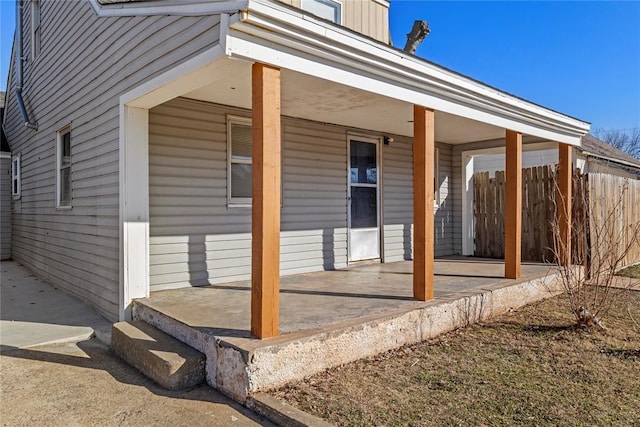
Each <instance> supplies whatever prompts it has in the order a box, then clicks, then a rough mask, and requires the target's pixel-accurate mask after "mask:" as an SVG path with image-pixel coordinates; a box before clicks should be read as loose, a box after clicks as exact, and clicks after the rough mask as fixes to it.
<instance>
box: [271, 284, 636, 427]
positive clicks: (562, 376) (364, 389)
mask: <svg viewBox="0 0 640 427" xmlns="http://www.w3.org/2000/svg"><path fill="white" fill-rule="evenodd" d="M630 295H631V296H630V298H629V300H628V301H626V302H625V304H620V305H619V306H617V307H615V308H614V309H612V310H611V311H610V312H609V315H608V316H607V323H606V324H607V328H608V330H607V331H604V332H595V331H589V330H585V329H580V328H577V327H574V326H573V323H574V319H573V317H572V316H571V315H570V314H569V311H568V309H567V306H566V304H567V301H566V298H565V297H556V298H552V299H549V300H547V301H543V302H540V303H537V304H532V305H530V306H527V307H523V308H522V309H520V310H518V311H516V312H513V313H509V314H507V315H505V316H502V317H500V318H498V319H496V320H495V321H493V322H491V323H487V324H484V325H476V326H471V327H468V328H464V329H459V330H457V331H454V332H451V333H449V334H446V335H443V336H441V337H439V338H437V339H434V340H431V341H428V342H425V343H422V344H419V345H414V346H408V347H405V348H402V349H399V350H394V351H390V352H387V353H384V354H382V355H379V356H377V357H375V358H370V359H366V360H360V361H357V362H354V363H351V364H348V365H345V366H342V367H339V368H336V369H331V370H328V371H325V372H323V373H321V374H318V375H316V376H314V377H311V378H309V379H307V380H305V381H302V382H299V383H295V384H291V385H289V386H287V387H285V388H283V389H280V390H278V391H277V392H276V393H275V394H276V396H277V397H279V398H281V399H284V400H286V401H288V402H289V403H290V404H293V405H294V406H297V407H299V408H300V409H302V410H305V411H308V412H311V413H313V414H315V415H317V416H320V417H322V418H325V419H327V420H329V421H330V422H333V423H335V424H338V425H389V426H394V425H482V424H486V425H491V426H498V425H514V424H519V425H612V424H613V425H639V424H640V406H639V405H638V402H639V401H640V381H639V379H638V378H639V375H640V354H639V353H640V325H638V324H637V323H635V322H637V321H638V320H639V319H640V292H637V291H636V292H631V293H630ZM631 317H633V318H635V319H636V320H635V322H634V321H633V320H632V318H631Z"/></svg>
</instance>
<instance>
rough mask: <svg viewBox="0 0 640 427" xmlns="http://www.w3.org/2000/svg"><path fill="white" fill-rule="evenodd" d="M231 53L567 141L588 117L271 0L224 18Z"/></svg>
mask: <svg viewBox="0 0 640 427" xmlns="http://www.w3.org/2000/svg"><path fill="white" fill-rule="evenodd" d="M221 45H222V48H223V50H224V52H225V54H226V55H227V56H229V57H230V58H237V59H244V60H247V61H259V62H263V63H266V64H271V65H274V66H278V67H282V68H286V69H289V70H292V71H295V72H298V73H302V74H306V75H309V76H313V77H317V78H320V79H324V80H329V81H332V82H336V83H339V84H342V85H345V86H349V87H353V88H357V89H360V90H363V91H367V92H371V93H374V94H378V95H382V96H385V97H388V98H391V99H395V100H400V101H403V102H406V103H411V104H417V105H422V106H425V107H428V108H432V109H434V110H437V111H442V112H445V113H448V114H452V115H455V116H460V117H464V118H467V119H471V120H474V121H478V122H482V123H487V124H490V125H493V126H497V127H500V128H504V129H510V130H514V131H517V132H521V133H523V134H526V135H532V136H537V137H540V138H545V139H548V140H552V141H556V142H562V143H566V144H571V145H580V138H581V137H582V136H583V135H584V134H586V133H587V132H588V131H589V127H590V125H589V123H587V122H584V121H581V120H578V119H575V118H572V117H569V116H567V115H564V114H561V113H558V112H556V111H552V110H550V109H548V108H545V107H542V106H539V105H536V104H534V103H531V102H528V101H526V100H523V99H520V98H518V97H515V96H513V95H510V94H507V93H505V92H502V91H499V90H497V89H495V88H492V87H490V86H487V85H485V84H482V83H480V82H478V81H475V80H473V79H470V78H468V77H465V76H463V75H460V74H458V73H455V72H453V71H451V70H448V69H446V68H444V67H441V66H438V65H436V64H433V63H431V62H429V61H425V60H423V59H420V58H417V57H415V56H412V55H409V54H406V53H404V52H402V51H399V50H397V49H395V48H393V47H390V46H387V45H384V44H383V43H380V42H377V41H375V40H372V39H369V38H367V37H365V36H362V35H360V34H358V33H355V32H353V31H350V30H347V29H344V28H342V27H340V26H337V25H332V24H331V23H328V22H327V21H324V20H321V19H318V18H315V17H313V16H311V15H307V14H305V13H303V12H302V11H300V10H298V9H294V8H290V7H287V6H284V5H282V4H279V3H278V2H274V1H271V0H248V1H247V2H246V6H245V8H244V9H243V10H242V11H240V12H239V13H235V14H232V15H230V16H225V18H224V19H223V22H222V23H221Z"/></svg>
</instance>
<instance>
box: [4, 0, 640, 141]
mask: <svg viewBox="0 0 640 427" xmlns="http://www.w3.org/2000/svg"><path fill="white" fill-rule="evenodd" d="M344 1H349V0H344ZM14 8H15V3H14V1H13V0H0V90H2V91H4V90H6V84H7V73H8V69H9V64H10V56H11V41H12V39H13V28H14V25H15V9H14ZM389 15H390V28H391V37H392V40H393V43H394V45H395V46H397V47H400V48H402V47H404V43H405V40H406V34H407V33H408V32H409V31H410V30H411V26H412V25H413V21H414V20H418V19H420V20H425V21H428V22H429V25H430V28H431V34H430V35H429V36H428V37H427V38H426V40H425V41H424V42H423V43H422V44H421V45H420V47H419V48H418V50H417V52H416V54H417V55H418V56H421V57H423V58H425V59H428V60H430V61H432V62H435V63H437V64H439V65H442V66H444V67H447V68H450V69H452V70H454V71H456V72H459V73H461V74H464V75H466V76H469V77H471V78H474V79H476V80H480V81H481V82H483V83H486V84H488V85H491V86H494V87H496V88H498V89H500V90H503V91H506V92H509V93H511V94H513V95H516V96H518V97H521V98H524V99H526V100H529V101H531V102H535V103H537V104H540V105H543V106H545V107H547V108H550V109H552V110H556V111H559V112H562V113H564V114H567V115H570V116H573V117H576V118H578V119H581V120H585V121H587V122H591V123H592V129H623V130H624V129H630V128H634V127H640V2H637V1H620V2H616V1H603V2H595V1H588V2H581V1H567V2H558V1H534V2H526V1H515V2H511V1H490V2H489V1H470V2H467V1H428V0H391V8H390V11H389Z"/></svg>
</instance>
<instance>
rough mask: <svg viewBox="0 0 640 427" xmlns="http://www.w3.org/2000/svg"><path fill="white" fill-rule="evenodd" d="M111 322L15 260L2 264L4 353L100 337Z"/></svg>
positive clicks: (0, 338) (0, 290)
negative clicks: (17, 349) (16, 349)
mask: <svg viewBox="0 0 640 427" xmlns="http://www.w3.org/2000/svg"><path fill="white" fill-rule="evenodd" d="M110 331H111V323H110V322H108V321H107V320H106V319H104V318H103V317H102V316H100V315H99V314H97V313H96V312H94V311H93V310H92V309H91V308H89V307H88V306H87V305H85V304H84V303H83V302H81V301H80V300H78V299H77V298H74V297H72V296H70V295H68V294H65V293H64V292H62V291H60V290H58V289H56V288H54V287H53V286H51V285H49V284H47V283H45V282H43V281H42V280H40V279H39V278H37V277H36V276H34V275H33V274H31V272H30V271H29V270H27V269H26V268H25V267H23V266H22V265H20V264H18V263H16V262H14V261H2V263H1V264H0V352H5V351H8V350H12V349H15V348H28V347H33V346H38V345H43V344H51V343H57V342H67V341H80V340H83V339H86V338H89V337H91V336H93V335H94V334H95V335H97V336H98V338H100V339H101V340H103V341H106V342H108V341H109V337H110Z"/></svg>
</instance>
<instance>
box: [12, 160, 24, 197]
mask: <svg viewBox="0 0 640 427" xmlns="http://www.w3.org/2000/svg"><path fill="white" fill-rule="evenodd" d="M21 168H22V153H18V154H14V155H13V156H11V196H12V197H13V198H14V199H19V198H20V197H21V196H22V170H21ZM16 181H17V183H16V185H14V182H16ZM14 188H17V189H16V191H14Z"/></svg>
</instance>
